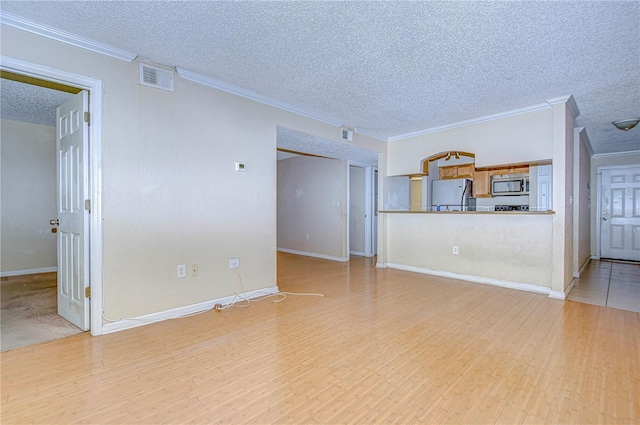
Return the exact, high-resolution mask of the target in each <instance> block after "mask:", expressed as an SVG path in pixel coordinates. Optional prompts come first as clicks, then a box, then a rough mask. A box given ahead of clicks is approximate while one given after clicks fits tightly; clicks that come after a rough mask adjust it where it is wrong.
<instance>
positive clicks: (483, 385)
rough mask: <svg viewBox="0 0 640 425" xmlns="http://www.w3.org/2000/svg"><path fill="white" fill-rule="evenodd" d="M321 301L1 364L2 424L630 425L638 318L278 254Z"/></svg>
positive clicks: (365, 265) (82, 341)
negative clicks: (364, 424) (590, 424)
mask: <svg viewBox="0 0 640 425" xmlns="http://www.w3.org/2000/svg"><path fill="white" fill-rule="evenodd" d="M278 258H279V261H278V275H279V277H278V285H279V286H280V289H281V290H283V291H294V292H322V293H324V294H326V295H327V296H326V298H316V297H289V298H288V299H286V300H285V301H283V302H281V303H276V304H274V303H271V302H270V301H261V302H259V303H255V304H252V305H251V306H250V307H249V308H231V309H228V310H225V311H224V312H213V311H212V312H208V313H204V314H201V315H198V316H193V317H189V318H184V319H178V320H171V321H167V322H163V323H158V324H154V325H148V326H144V327H141V328H137V329H132V330H129V331H123V332H119V333H115V334H110V335H105V336H102V337H90V336H88V335H86V334H83V335H78V336H73V337H69V338H65V339H62V340H57V341H53V342H50V343H46V344H41V345H36V346H32V347H27V348H23V349H19V350H14V351H10V352H7V353H3V354H2V381H1V382H2V423H3V424H13V423H32V422H33V423H45V424H63V423H91V424H101V423H112V424H131V423H145V424H153V423H216V424H218V423H236V424H237V423H261V424H275V423H308V424H317V423H320V424H323V423H334V424H346V423H366V424H370V423H418V424H429V423H479V424H487V423H491V424H493V423H509V424H511V423H554V424H555V423H580V424H587V423H599V424H604V423H607V424H608V423H627V424H630V423H638V422H640V407H639V404H640V370H639V368H640V358H639V351H640V314H638V313H633V312H629V311H622V310H617V309H612V308H608V307H601V306H595V305H588V304H581V303H576V302H571V301H566V302H563V301H559V300H554V299H550V298H548V297H546V296H545V295H541V294H534V293H528V292H521V291H516V290H510V289H504V288H497V287H492V286H486V285H480V284H473V283H467V282H460V281H455V280H449V279H445V278H438V277H430V276H425V275H419V274H414V273H409V272H404V271H398V270H391V269H385V270H381V269H375V268H373V267H372V266H371V263H370V260H369V259H365V258H361V259H357V260H354V261H351V262H349V263H337V262H331V261H326V260H318V259H311V258H305V257H299V256H295V255H291V254H279V256H278Z"/></svg>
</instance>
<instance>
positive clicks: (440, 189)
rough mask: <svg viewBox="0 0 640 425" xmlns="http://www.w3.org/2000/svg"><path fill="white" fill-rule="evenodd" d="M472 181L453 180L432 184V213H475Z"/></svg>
mask: <svg viewBox="0 0 640 425" xmlns="http://www.w3.org/2000/svg"><path fill="white" fill-rule="evenodd" d="M471 196H472V188H471V180H469V179H451V180H434V181H432V182H431V211H473V210H475V202H474V201H475V199H473V198H472V197H471Z"/></svg>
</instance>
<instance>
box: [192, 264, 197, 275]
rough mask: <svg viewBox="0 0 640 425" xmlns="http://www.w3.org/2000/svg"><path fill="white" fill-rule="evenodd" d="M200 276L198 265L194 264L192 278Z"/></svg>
mask: <svg viewBox="0 0 640 425" xmlns="http://www.w3.org/2000/svg"><path fill="white" fill-rule="evenodd" d="M196 276H198V265H197V264H192V265H191V277H196Z"/></svg>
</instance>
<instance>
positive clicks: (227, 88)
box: [176, 68, 387, 141]
mask: <svg viewBox="0 0 640 425" xmlns="http://www.w3.org/2000/svg"><path fill="white" fill-rule="evenodd" d="M176 71H177V72H178V76H179V77H180V78H182V79H184V80H188V81H192V82H194V83H197V84H202V85H204V86H207V87H211V88H214V89H216V90H222V91H224V92H227V93H231V94H234V95H236V96H240V97H244V98H245V99H249V100H253V101H256V102H260V103H263V104H265V105H268V106H273V107H274V108H278V109H282V110H284V111H287V112H291V113H294V114H296V115H301V116H303V117H307V118H311V119H312V120H315V121H320V122H323V123H325V124H329V125H333V126H335V127H342V126H343V125H344V123H343V122H342V121H337V120H333V119H330V118H327V117H324V116H322V115H318V114H316V113H314V112H311V111H309V110H306V109H303V108H299V107H297V106H293V105H290V104H288V103H285V102H281V101H279V100H275V99H272V98H270V97H267V96H264V95H261V94H259V93H256V92H254V91H251V90H248V89H245V88H243V87H240V86H236V85H234V84H229V83H226V82H224V81H221V80H217V79H215V78H211V77H207V76H205V75H202V74H198V73H197V72H193V71H189V70H188V69H184V68H176ZM356 133H359V134H363V135H365V136H369V137H373V138H375V139H380V140H382V141H386V140H387V139H386V138H384V137H383V136H380V135H375V134H374V133H368V132H365V131H361V130H358V131H356Z"/></svg>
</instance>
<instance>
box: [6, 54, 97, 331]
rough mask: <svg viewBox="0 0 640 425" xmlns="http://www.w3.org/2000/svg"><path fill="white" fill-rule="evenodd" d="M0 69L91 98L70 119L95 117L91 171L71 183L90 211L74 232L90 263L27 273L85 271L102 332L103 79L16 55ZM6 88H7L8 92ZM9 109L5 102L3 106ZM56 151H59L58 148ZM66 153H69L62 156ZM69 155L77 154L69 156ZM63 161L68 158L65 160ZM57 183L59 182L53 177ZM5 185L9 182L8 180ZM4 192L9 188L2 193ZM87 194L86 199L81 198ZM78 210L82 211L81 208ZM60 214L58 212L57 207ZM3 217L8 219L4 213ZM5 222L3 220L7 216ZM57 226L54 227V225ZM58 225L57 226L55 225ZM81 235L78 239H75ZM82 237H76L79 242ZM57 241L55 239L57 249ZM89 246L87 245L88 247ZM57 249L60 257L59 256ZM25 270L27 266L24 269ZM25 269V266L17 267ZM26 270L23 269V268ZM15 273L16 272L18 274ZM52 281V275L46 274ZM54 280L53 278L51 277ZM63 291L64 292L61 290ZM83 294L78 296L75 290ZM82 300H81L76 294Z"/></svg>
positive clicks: (87, 295)
mask: <svg viewBox="0 0 640 425" xmlns="http://www.w3.org/2000/svg"><path fill="white" fill-rule="evenodd" d="M0 71H1V72H2V77H3V78H4V77H7V78H10V79H11V80H12V81H18V82H20V83H24V84H26V85H28V86H30V87H31V86H34V85H35V86H36V87H45V88H49V89H53V91H54V92H59V91H61V88H62V89H63V90H64V91H66V92H71V93H73V92H74V91H75V92H76V93H79V94H78V95H75V96H76V97H77V96H80V95H81V94H82V93H84V95H83V96H82V97H84V98H86V99H87V103H86V104H87V109H86V112H87V113H86V114H85V113H77V112H74V114H75V115H73V116H72V117H71V118H72V119H73V120H76V121H77V122H79V121H82V120H87V119H88V117H91V123H90V125H89V123H87V124H86V126H85V130H86V131H85V133H86V139H85V140H86V147H87V151H88V154H87V155H86V156H85V158H86V164H85V165H86V174H85V176H84V179H83V181H81V182H79V183H78V184H77V185H76V186H73V187H71V192H72V193H73V196H74V199H75V200H76V201H78V202H76V204H75V205H76V207H77V206H78V205H81V206H82V210H83V211H86V214H83V215H84V216H85V217H86V222H85V224H83V227H84V233H83V235H82V236H79V235H75V234H74V236H73V237H74V238H76V239H78V238H81V239H82V241H83V242H84V243H85V248H86V257H85V258H86V262H85V264H84V265H83V270H80V269H79V268H78V267H77V263H74V264H73V265H71V266H69V264H67V265H66V266H65V267H63V268H61V266H60V264H59V260H57V261H56V267H54V268H53V269H54V270H49V271H47V270H44V271H43V270H27V272H29V271H31V273H20V274H22V275H24V274H37V273H38V272H40V271H43V272H51V271H56V270H55V269H57V272H58V273H67V274H69V273H71V274H72V275H78V274H82V275H83V276H84V277H85V279H84V281H83V285H84V286H85V287H87V288H90V290H86V291H82V301H83V303H84V305H85V307H86V315H85V317H86V320H85V323H84V325H83V326H84V327H83V329H85V330H86V329H90V330H91V334H92V335H100V334H102V301H103V300H102V202H101V201H102V198H101V193H102V190H101V186H102V179H101V177H102V176H101V131H102V130H101V128H102V82H101V81H99V80H95V79H93V78H89V77H85V76H82V75H78V74H73V73H68V72H65V71H61V70H58V69H54V68H50V67H45V66H42V65H38V64H33V63H29V62H25V61H21V60H17V59H14V58H9V57H5V56H2V57H1V61H0ZM4 89H5V87H4V86H3V91H4ZM89 96H91V104H90V105H89V104H88V97H89ZM3 112H4V105H3ZM55 133H56V137H58V136H60V132H55ZM54 152H55V151H54ZM59 157H60V155H59V154H58V153H56V154H55V155H54V161H55V160H57V158H59ZM62 157H64V155H62ZM68 158H73V157H72V156H69V157H68ZM63 159H64V158H63ZM54 181H55V180H54ZM3 184H4V181H3ZM55 192H56V195H55V197H56V198H57V199H56V201H59V197H60V192H59V191H58V190H57V189H56V191H55ZM3 194H4V191H3ZM80 198H82V199H80ZM76 207H74V208H75V209H80V208H76ZM56 212H57V211H56ZM3 219H4V217H3ZM57 219H58V218H57V217H50V220H47V223H46V224H47V227H51V228H49V229H47V232H51V230H52V229H54V228H56V227H55V226H57V225H58V222H57V221H56V220H57ZM3 221H4V220H3ZM54 225H55V226H54ZM56 229H57V228H56ZM76 236H77V237H76ZM76 242H77V241H72V245H73V246H74V247H77V246H79V245H77V244H76V245H74V244H75V243H76ZM57 246H58V244H57V243H56V247H57ZM83 249H84V248H83ZM57 254H58V252H56V257H59V256H58V255H57ZM23 269H24V267H23ZM18 270H20V269H18ZM22 271H24V270H22ZM9 274H11V273H4V272H3V277H9V276H8V275H9ZM14 274H15V273H14ZM43 278H44V280H47V276H44V277H43ZM49 280H50V276H49ZM57 292H59V291H57ZM76 295H79V294H76ZM77 298H80V297H79V296H77Z"/></svg>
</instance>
